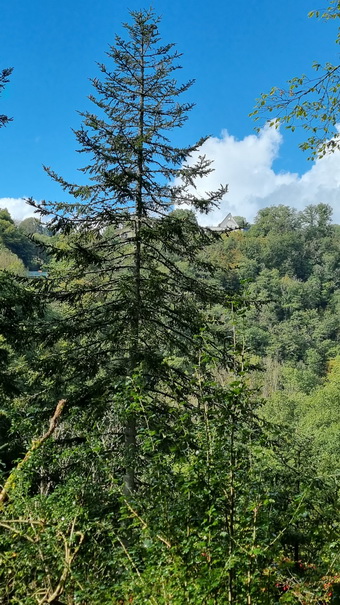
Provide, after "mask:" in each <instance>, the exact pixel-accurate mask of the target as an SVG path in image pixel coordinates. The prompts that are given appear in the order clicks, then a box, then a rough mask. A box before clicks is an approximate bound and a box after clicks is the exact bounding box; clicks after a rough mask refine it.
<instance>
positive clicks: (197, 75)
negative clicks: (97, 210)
mask: <svg viewBox="0 0 340 605" xmlns="http://www.w3.org/2000/svg"><path fill="white" fill-rule="evenodd" d="M312 2H316V0H285V1H284V2H273V0H247V2H244V3H238V2H235V0H223V1H222V0H210V2H206V1H205V2H203V0H195V2H194V1H193V0H187V1H186V2H183V1H180V0H171V2H170V1H166V0H155V1H154V2H153V4H152V6H153V8H154V10H155V11H156V13H157V14H159V15H161V16H162V22H161V25H160V32H161V35H162V38H163V40H164V42H169V41H171V42H176V43H177V47H178V50H179V51H180V52H182V53H183V57H182V61H181V62H182V66H183V70H182V71H181V72H180V76H181V78H183V80H186V79H189V78H194V79H195V80H196V83H195V85H194V86H193V88H192V89H191V94H190V97H191V99H192V100H193V101H194V102H195V103H196V107H195V108H194V110H193V111H192V114H191V118H190V119H189V121H188V122H187V124H186V125H185V127H184V128H183V130H182V131H181V132H180V133H179V134H178V135H177V136H178V137H179V138H180V140H181V142H182V143H183V144H188V143H191V142H193V141H194V140H196V139H198V138H200V137H201V136H202V135H205V134H209V135H211V136H212V137H213V138H212V139H211V141H210V142H208V145H207V146H206V149H205V151H206V152H207V153H209V154H211V157H212V158H213V159H215V160H216V164H217V166H218V168H217V169H216V174H215V176H214V179H215V181H216V182H217V181H218V183H219V182H221V181H222V182H229V185H230V193H229V194H228V196H229V197H228V196H227V198H226V201H225V203H224V204H223V205H222V206H223V207H222V209H221V214H224V213H225V211H229V210H231V211H232V212H233V213H234V214H246V215H249V218H252V216H253V215H254V214H256V211H257V209H258V208H259V207H261V206H263V205H268V204H270V203H287V204H289V205H297V207H300V206H303V205H305V204H306V203H308V198H309V195H311V198H310V201H311V203H314V202H315V201H316V202H317V201H325V202H327V201H328V200H327V199H320V198H319V197H318V198H317V199H315V192H314V197H313V193H312V186H313V187H314V189H315V183H316V182H317V185H318V186H319V184H320V183H319V181H320V177H319V176H318V174H319V173H322V174H323V179H321V180H323V182H326V180H327V179H326V176H325V173H327V174H328V172H327V171H329V172H330V171H332V172H334V170H335V171H336V169H337V167H339V156H338V155H336V156H334V158H332V159H329V160H326V163H327V162H328V164H327V166H326V167H325V163H324V164H321V169H320V167H319V168H318V166H316V167H315V166H314V167H313V166H312V165H311V164H310V163H307V160H306V156H304V155H303V154H302V152H300V151H299V150H298V149H297V144H298V140H299V137H300V135H299V133H297V134H296V135H294V136H293V135H289V136H288V133H286V132H284V131H282V134H281V135H280V134H279V133H269V132H267V131H266V130H265V131H264V132H262V134H261V135H260V137H257V136H256V135H255V134H254V123H253V121H252V120H251V118H249V117H248V114H249V112H250V111H251V110H252V109H253V106H254V102H255V99H256V97H258V96H259V95H260V93H261V92H264V91H268V90H269V89H270V88H271V87H272V86H274V85H277V86H280V87H283V86H284V84H285V82H286V80H287V79H288V78H289V77H291V76H293V75H299V74H300V73H304V72H306V71H308V70H309V68H310V65H311V64H312V62H313V61H314V60H316V59H317V60H318V61H320V62H323V61H326V60H330V61H333V60H334V61H336V56H337V55H336V52H337V49H336V47H335V45H334V42H333V40H334V38H335V35H336V29H335V24H334V23H321V22H318V21H316V20H315V19H308V17H307V14H308V12H309V11H310V10H312V9H313V8H320V3H321V2H322V0H318V3H317V5H315V4H314V3H312ZM147 7H149V3H148V4H146V5H145V4H144V5H143V4H141V1H140V0H138V1H136V0H130V1H129V2H127V3H126V2H125V0H122V1H118V0H97V1H96V2H93V1H92V2H90V1H89V0H58V2H57V1H51V0H45V2H41V0H30V2H28V1H27V0H11V1H10V2H7V3H6V4H5V3H3V6H2V7H1V61H0V68H4V67H10V66H13V67H14V72H13V75H12V78H11V83H10V84H9V85H8V87H7V89H6V91H5V92H4V94H3V95H2V97H1V98H0V112H1V113H7V114H8V115H11V116H13V122H12V123H11V124H10V125H8V127H7V128H5V129H2V130H1V132H0V206H4V205H5V204H6V205H7V206H8V207H9V209H10V210H11V211H13V213H14V214H16V215H17V218H20V216H24V214H25V212H26V210H24V209H23V208H24V207H23V204H22V202H21V201H20V200H21V199H22V198H23V197H25V196H32V197H34V198H35V199H37V200H40V199H55V200H58V199H62V197H63V192H62V191H61V190H60V188H59V186H57V185H56V184H55V183H53V182H52V181H51V180H50V179H49V178H48V176H47V175H46V174H45V173H44V171H43V169H42V165H43V164H45V165H48V166H51V167H52V168H53V169H54V170H55V171H56V172H58V173H60V174H62V175H63V176H64V177H65V178H68V179H70V180H74V179H77V172H76V169H77V168H78V167H80V166H81V165H82V161H83V157H82V156H79V154H77V153H76V152H75V149H76V147H77V145H76V142H75V139H74V135H73V133H72V131H71V129H72V128H77V127H78V126H79V125H80V116H79V115H78V113H77V110H80V111H81V110H83V109H85V108H87V107H88V101H87V95H88V94H90V93H91V85H90V82H89V78H90V77H95V76H97V75H98V70H97V66H96V61H99V62H101V61H106V58H105V51H106V49H107V45H108V44H109V43H112V42H113V38H114V34H115V33H119V34H122V27H121V23H122V22H124V21H127V20H129V15H128V11H129V9H131V10H137V9H140V8H147ZM318 170H319V172H318ZM313 171H314V172H313ZM315 172H316V173H317V175H316V176H315ZM338 172H340V171H338ZM282 173H285V175H286V177H285V178H283V175H282ZM254 175H255V176H254ZM259 175H260V176H259ZM255 177H256V178H255ZM261 178H262V180H261ZM214 179H213V182H212V183H211V184H212V185H214V184H215V181H214ZM303 179H304V180H303ZM313 179H314V180H313ZM315 179H316V180H315ZM318 179H319V180H318ZM245 180H247V187H244V185H245ZM260 181H261V183H260ZM269 182H272V186H271V187H270V186H267V185H268V183H269ZM306 182H307V185H306ZM309 182H310V183H311V189H310V191H311V193H310V194H309V190H308V183H309ZM259 183H260V185H259ZM209 187H210V185H209ZM242 187H243V188H242ZM287 187H288V189H287ZM339 188H340V182H338V181H337V180H336V181H334V183H333V184H332V192H331V193H329V191H328V190H325V189H322V188H321V189H322V191H321V193H320V195H321V197H325V196H328V195H329V196H330V198H331V203H334V205H336V203H337V199H338V197H337V196H338V195H339V193H338V192H339ZM288 190H289V191H288ZM299 196H300V197H299ZM332 196H333V197H332ZM296 197H297V198H299V199H296V201H295V202H294V199H295V198H296ZM11 200H12V201H11ZM15 200H19V201H17V202H16V201H15ZM217 218H219V215H218V214H216V215H215V216H214V220H215V222H216V220H217ZM339 220H340V216H339Z"/></svg>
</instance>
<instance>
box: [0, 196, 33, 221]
mask: <svg viewBox="0 0 340 605" xmlns="http://www.w3.org/2000/svg"><path fill="white" fill-rule="evenodd" d="M0 208H7V210H8V212H9V213H10V215H11V217H12V219H13V220H15V221H23V220H24V218H27V217H29V216H34V208H32V206H30V205H29V204H27V203H26V201H25V199H24V198H21V197H19V198H15V197H2V198H0Z"/></svg>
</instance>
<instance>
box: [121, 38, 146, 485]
mask: <svg viewBox="0 0 340 605" xmlns="http://www.w3.org/2000/svg"><path fill="white" fill-rule="evenodd" d="M139 98H140V105H139V129H138V136H139V148H138V151H137V171H138V176H137V188H136V217H135V258H134V281H135V295H134V301H133V305H134V312H133V315H132V322H131V350H130V360H129V369H130V371H131V373H133V372H134V371H135V370H136V367H137V366H138V364H139V362H140V341H139V333H140V311H141V252H142V245H141V226H142V216H143V136H144V45H143V42H142V47H141V85H140V97H139ZM124 434H125V465H126V466H125V477H124V494H125V495H126V496H129V495H131V494H133V493H134V491H135V489H136V476H135V475H136V436H137V418H136V412H135V411H132V412H130V413H129V414H128V417H127V419H126V423H125V430H124Z"/></svg>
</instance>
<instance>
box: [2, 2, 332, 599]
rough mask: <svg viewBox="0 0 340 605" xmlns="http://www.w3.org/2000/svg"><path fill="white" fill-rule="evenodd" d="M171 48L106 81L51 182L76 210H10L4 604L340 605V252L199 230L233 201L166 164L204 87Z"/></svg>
mask: <svg viewBox="0 0 340 605" xmlns="http://www.w3.org/2000/svg"><path fill="white" fill-rule="evenodd" d="M158 25H159V19H158V18H157V17H156V16H155V15H154V13H153V11H152V10H146V11H140V12H133V13H131V19H130V22H129V24H127V25H125V33H124V37H119V36H118V37H117V38H116V40H115V44H114V45H113V46H110V48H109V52H108V66H104V65H100V66H99V67H100V71H101V77H100V79H99V78H98V79H94V80H93V82H92V83H93V86H94V93H93V96H91V101H92V103H93V108H94V109H93V113H92V112H90V111H87V112H84V113H83V114H81V115H82V118H83V124H82V126H81V127H80V129H79V130H77V131H76V132H75V135H76V138H77V142H78V145H79V146H80V149H81V151H83V152H84V155H85V157H86V158H87V160H86V161H87V162H88V163H87V164H85V166H84V165H82V167H81V171H82V175H81V176H82V177H84V179H83V180H82V181H81V182H80V183H79V184H78V183H74V182H69V181H68V180H67V179H65V178H64V177H63V176H60V175H58V174H56V173H55V172H54V171H53V170H52V169H48V173H49V175H50V177H51V178H52V179H53V180H54V181H56V182H57V183H59V184H60V185H61V187H62V189H63V191H64V192H66V194H67V196H66V199H71V200H72V201H71V202H69V201H58V202H47V201H45V202H43V203H41V204H38V203H37V202H35V201H34V200H33V199H31V200H30V204H31V205H32V207H34V208H35V209H36V210H37V211H38V213H39V214H38V215H39V216H40V217H41V221H40V220H39V221H38V220H36V219H26V220H25V221H23V222H22V223H20V224H19V225H15V223H14V221H13V220H12V219H11V217H10V215H9V213H8V212H7V210H5V209H2V210H1V214H0V243H1V248H0V259H1V263H2V264H1V267H0V268H1V271H0V303H1V304H0V369H1V374H0V465H1V466H0V474H1V475H0V476H1V481H0V482H1V485H2V489H1V491H0V603H1V604H3V605H7V604H10V603H13V604H19V603H20V604H22V605H43V604H47V603H54V604H55V605H58V604H59V605H76V604H78V605H105V604H107V605H109V604H117V605H118V604H120V605H123V604H126V605H127V604H128V603H133V604H134V605H138V604H140V605H141V604H145V603H151V604H154V605H168V604H169V605H170V604H171V605H184V604H186V603H187V604H190V605H198V604H202V605H213V604H221V605H223V604H224V603H228V604H229V605H243V604H247V605H271V604H273V603H296V604H298V603H300V604H304V605H312V604H313V605H321V604H322V605H326V604H327V603H332V604H333V605H334V604H336V603H339V602H340V561H339V551H340V549H339V546H340V542H339V521H340V520H339V487H338V477H339V471H340V468H339V465H340V462H339V460H340V457H339V449H340V446H339V443H340V416H339V409H340V408H339V401H340V395H339V393H340V391H339V367H340V351H339V343H338V334H339V328H338V324H339V317H338V316H339V313H338V304H339V303H338V301H339V295H340V271H339V254H340V248H339V244H340V230H339V227H338V226H336V225H334V224H333V223H332V219H331V210H330V207H329V206H328V205H327V204H319V205H317V206H308V207H307V208H306V209H305V210H304V211H302V212H297V211H295V210H294V209H292V208H289V207H287V206H284V205H281V206H276V207H270V208H265V209H263V210H261V211H260V212H259V213H258V215H257V217H256V219H255V221H254V224H251V225H250V224H249V223H248V222H247V220H246V218H245V219H242V220H241V219H240V218H238V222H239V224H240V225H242V226H243V227H242V228H241V229H239V230H236V231H233V232H225V233H222V234H219V233H218V232H216V231H213V230H209V229H204V228H203V227H201V226H200V225H199V224H198V222H197V220H196V216H198V215H199V213H208V212H209V211H210V210H211V209H212V208H213V207H214V206H215V205H218V204H219V203H220V202H221V200H222V199H224V196H225V194H226V192H227V187H226V185H224V184H223V185H221V186H220V188H219V189H218V190H217V191H209V192H207V193H206V194H205V195H204V196H203V195H201V194H198V188H197V183H199V182H200V180H201V179H203V178H204V177H205V176H206V175H207V174H208V173H209V172H210V171H211V170H212V169H213V166H212V165H211V163H210V162H209V160H208V159H207V158H206V157H204V156H199V155H198V154H196V152H197V151H198V150H199V149H200V147H201V145H202V144H203V142H204V141H205V139H204V138H203V139H200V140H199V141H197V142H196V143H193V144H188V145H187V146H186V147H184V148H179V147H177V146H175V145H173V144H172V142H171V134H172V131H173V130H175V131H176V129H177V128H182V127H183V126H184V124H185V121H186V119H187V115H188V112H189V111H190V109H191V108H192V105H191V104H190V103H188V102H185V101H182V95H183V94H184V95H185V96H184V98H185V99H186V98H187V92H188V90H189V89H190V86H191V82H189V83H184V84H182V83H178V82H177V80H176V79H175V76H176V75H177V70H178V60H179V55H178V53H177V51H176V49H175V48H174V46H173V45H172V44H165V45H164V44H163V43H162V42H161V41H160V36H159V31H158ZM3 74H5V75H4V77H3V81H4V83H5V81H6V78H7V75H6V74H8V75H10V73H8V70H7V71H6V73H5V72H3ZM0 85H1V79H0ZM0 90H1V86H0ZM2 122H3V124H6V123H7V122H8V119H5V117H4V116H3V120H2ZM9 127H10V125H9ZM82 157H84V156H82ZM192 157H196V158H197V161H196V163H194V162H188V158H191V159H192ZM181 205H184V207H185V208H187V207H188V206H189V207H191V208H192V211H188V210H184V209H181ZM1 254H2V256H1ZM40 267H42V268H44V269H46V271H44V276H43V277H39V278H32V277H27V276H26V273H27V270H29V269H31V270H32V269H36V268H40ZM4 269H5V270H4ZM45 273H46V275H45Z"/></svg>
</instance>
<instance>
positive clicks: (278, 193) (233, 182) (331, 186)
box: [191, 126, 340, 225]
mask: <svg viewBox="0 0 340 605" xmlns="http://www.w3.org/2000/svg"><path fill="white" fill-rule="evenodd" d="M282 140H283V139H282V135H281V134H280V132H279V131H278V130H275V129H274V128H270V127H268V126H266V127H265V128H263V129H262V130H261V131H260V132H259V134H257V135H249V136H246V137H245V138H244V139H242V140H237V139H235V138H234V137H233V136H232V135H230V134H228V132H227V131H223V132H222V134H221V137H220V138H210V139H208V140H207V141H206V142H205V143H204V145H203V146H202V148H201V149H200V152H199V153H200V155H202V154H205V155H206V156H207V158H209V159H211V160H213V161H214V164H213V167H214V172H212V173H211V174H210V175H209V176H207V177H206V178H204V179H202V180H201V181H199V182H197V184H198V189H197V191H198V192H199V193H200V194H203V193H204V192H205V191H213V190H215V189H217V188H218V187H219V185H220V184H226V183H227V184H228V185H229V191H228V193H227V194H226V196H225V197H224V199H223V200H222V202H221V204H220V207H219V208H218V209H215V210H213V211H212V212H211V213H210V214H209V215H199V217H198V220H199V222H200V223H201V224H202V225H217V224H218V223H219V222H221V220H222V219H223V218H224V217H225V215H226V214H227V213H228V212H231V213H232V214H233V215H241V216H245V217H246V218H247V219H248V220H250V221H251V220H253V219H254V216H255V215H256V213H257V212H258V210H259V209H260V208H265V207H266V206H275V205H278V204H285V205H286V206H292V207H294V208H297V209H298V210H301V209H302V208H304V207H305V206H307V205H308V204H318V203H320V202H323V203H327V204H330V205H331V206H332V207H333V209H334V215H333V217H334V221H335V222H338V223H340V151H337V152H335V153H333V154H332V155H328V156H325V157H324V158H322V159H320V160H316V161H315V163H313V164H312V165H311V168H310V169H309V170H308V171H306V172H305V173H304V174H303V175H301V176H299V175H298V174H296V173H291V172H280V173H277V172H275V171H274V170H273V162H274V160H275V159H276V157H277V156H278V152H279V148H280V145H281V143H282ZM194 159H195V156H193V158H192V160H191V162H193V161H194Z"/></svg>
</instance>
